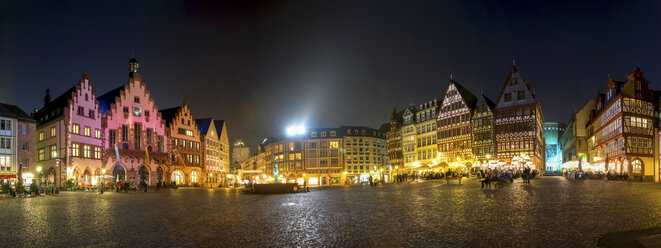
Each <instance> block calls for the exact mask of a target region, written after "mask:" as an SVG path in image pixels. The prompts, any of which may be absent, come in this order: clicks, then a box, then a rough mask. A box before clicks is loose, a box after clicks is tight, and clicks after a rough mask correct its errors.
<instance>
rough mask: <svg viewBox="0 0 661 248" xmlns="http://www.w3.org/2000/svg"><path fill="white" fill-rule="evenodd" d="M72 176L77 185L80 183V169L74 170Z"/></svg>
mask: <svg viewBox="0 0 661 248" xmlns="http://www.w3.org/2000/svg"><path fill="white" fill-rule="evenodd" d="M72 178H73V181H74V183H75V184H76V185H79V184H80V172H78V169H74V170H73V174H72Z"/></svg>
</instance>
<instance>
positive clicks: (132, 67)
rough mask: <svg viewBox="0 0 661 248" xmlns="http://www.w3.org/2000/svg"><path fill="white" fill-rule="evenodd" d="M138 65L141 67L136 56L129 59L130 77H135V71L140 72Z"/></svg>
mask: <svg viewBox="0 0 661 248" xmlns="http://www.w3.org/2000/svg"><path fill="white" fill-rule="evenodd" d="M138 67H140V64H138V60H137V59H135V58H131V59H129V77H133V73H137V72H138Z"/></svg>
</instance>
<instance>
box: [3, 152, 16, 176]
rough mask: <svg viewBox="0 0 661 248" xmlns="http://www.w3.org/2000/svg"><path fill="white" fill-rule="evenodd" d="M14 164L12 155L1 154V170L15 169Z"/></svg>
mask: <svg viewBox="0 0 661 248" xmlns="http://www.w3.org/2000/svg"><path fill="white" fill-rule="evenodd" d="M13 167H14V166H12V161H11V156H4V155H0V171H3V172H4V171H14V170H15V168H13Z"/></svg>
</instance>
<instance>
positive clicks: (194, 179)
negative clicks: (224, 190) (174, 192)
mask: <svg viewBox="0 0 661 248" xmlns="http://www.w3.org/2000/svg"><path fill="white" fill-rule="evenodd" d="M190 181H191V183H199V182H200V173H198V172H197V171H191V173H190Z"/></svg>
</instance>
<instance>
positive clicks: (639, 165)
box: [631, 159, 643, 173]
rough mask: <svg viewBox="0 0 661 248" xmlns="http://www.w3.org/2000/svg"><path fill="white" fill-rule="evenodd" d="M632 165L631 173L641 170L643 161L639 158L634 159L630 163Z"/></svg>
mask: <svg viewBox="0 0 661 248" xmlns="http://www.w3.org/2000/svg"><path fill="white" fill-rule="evenodd" d="M631 165H632V167H633V173H641V172H642V171H643V163H642V162H641V161H640V159H636V160H634V161H633V162H632V163H631Z"/></svg>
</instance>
